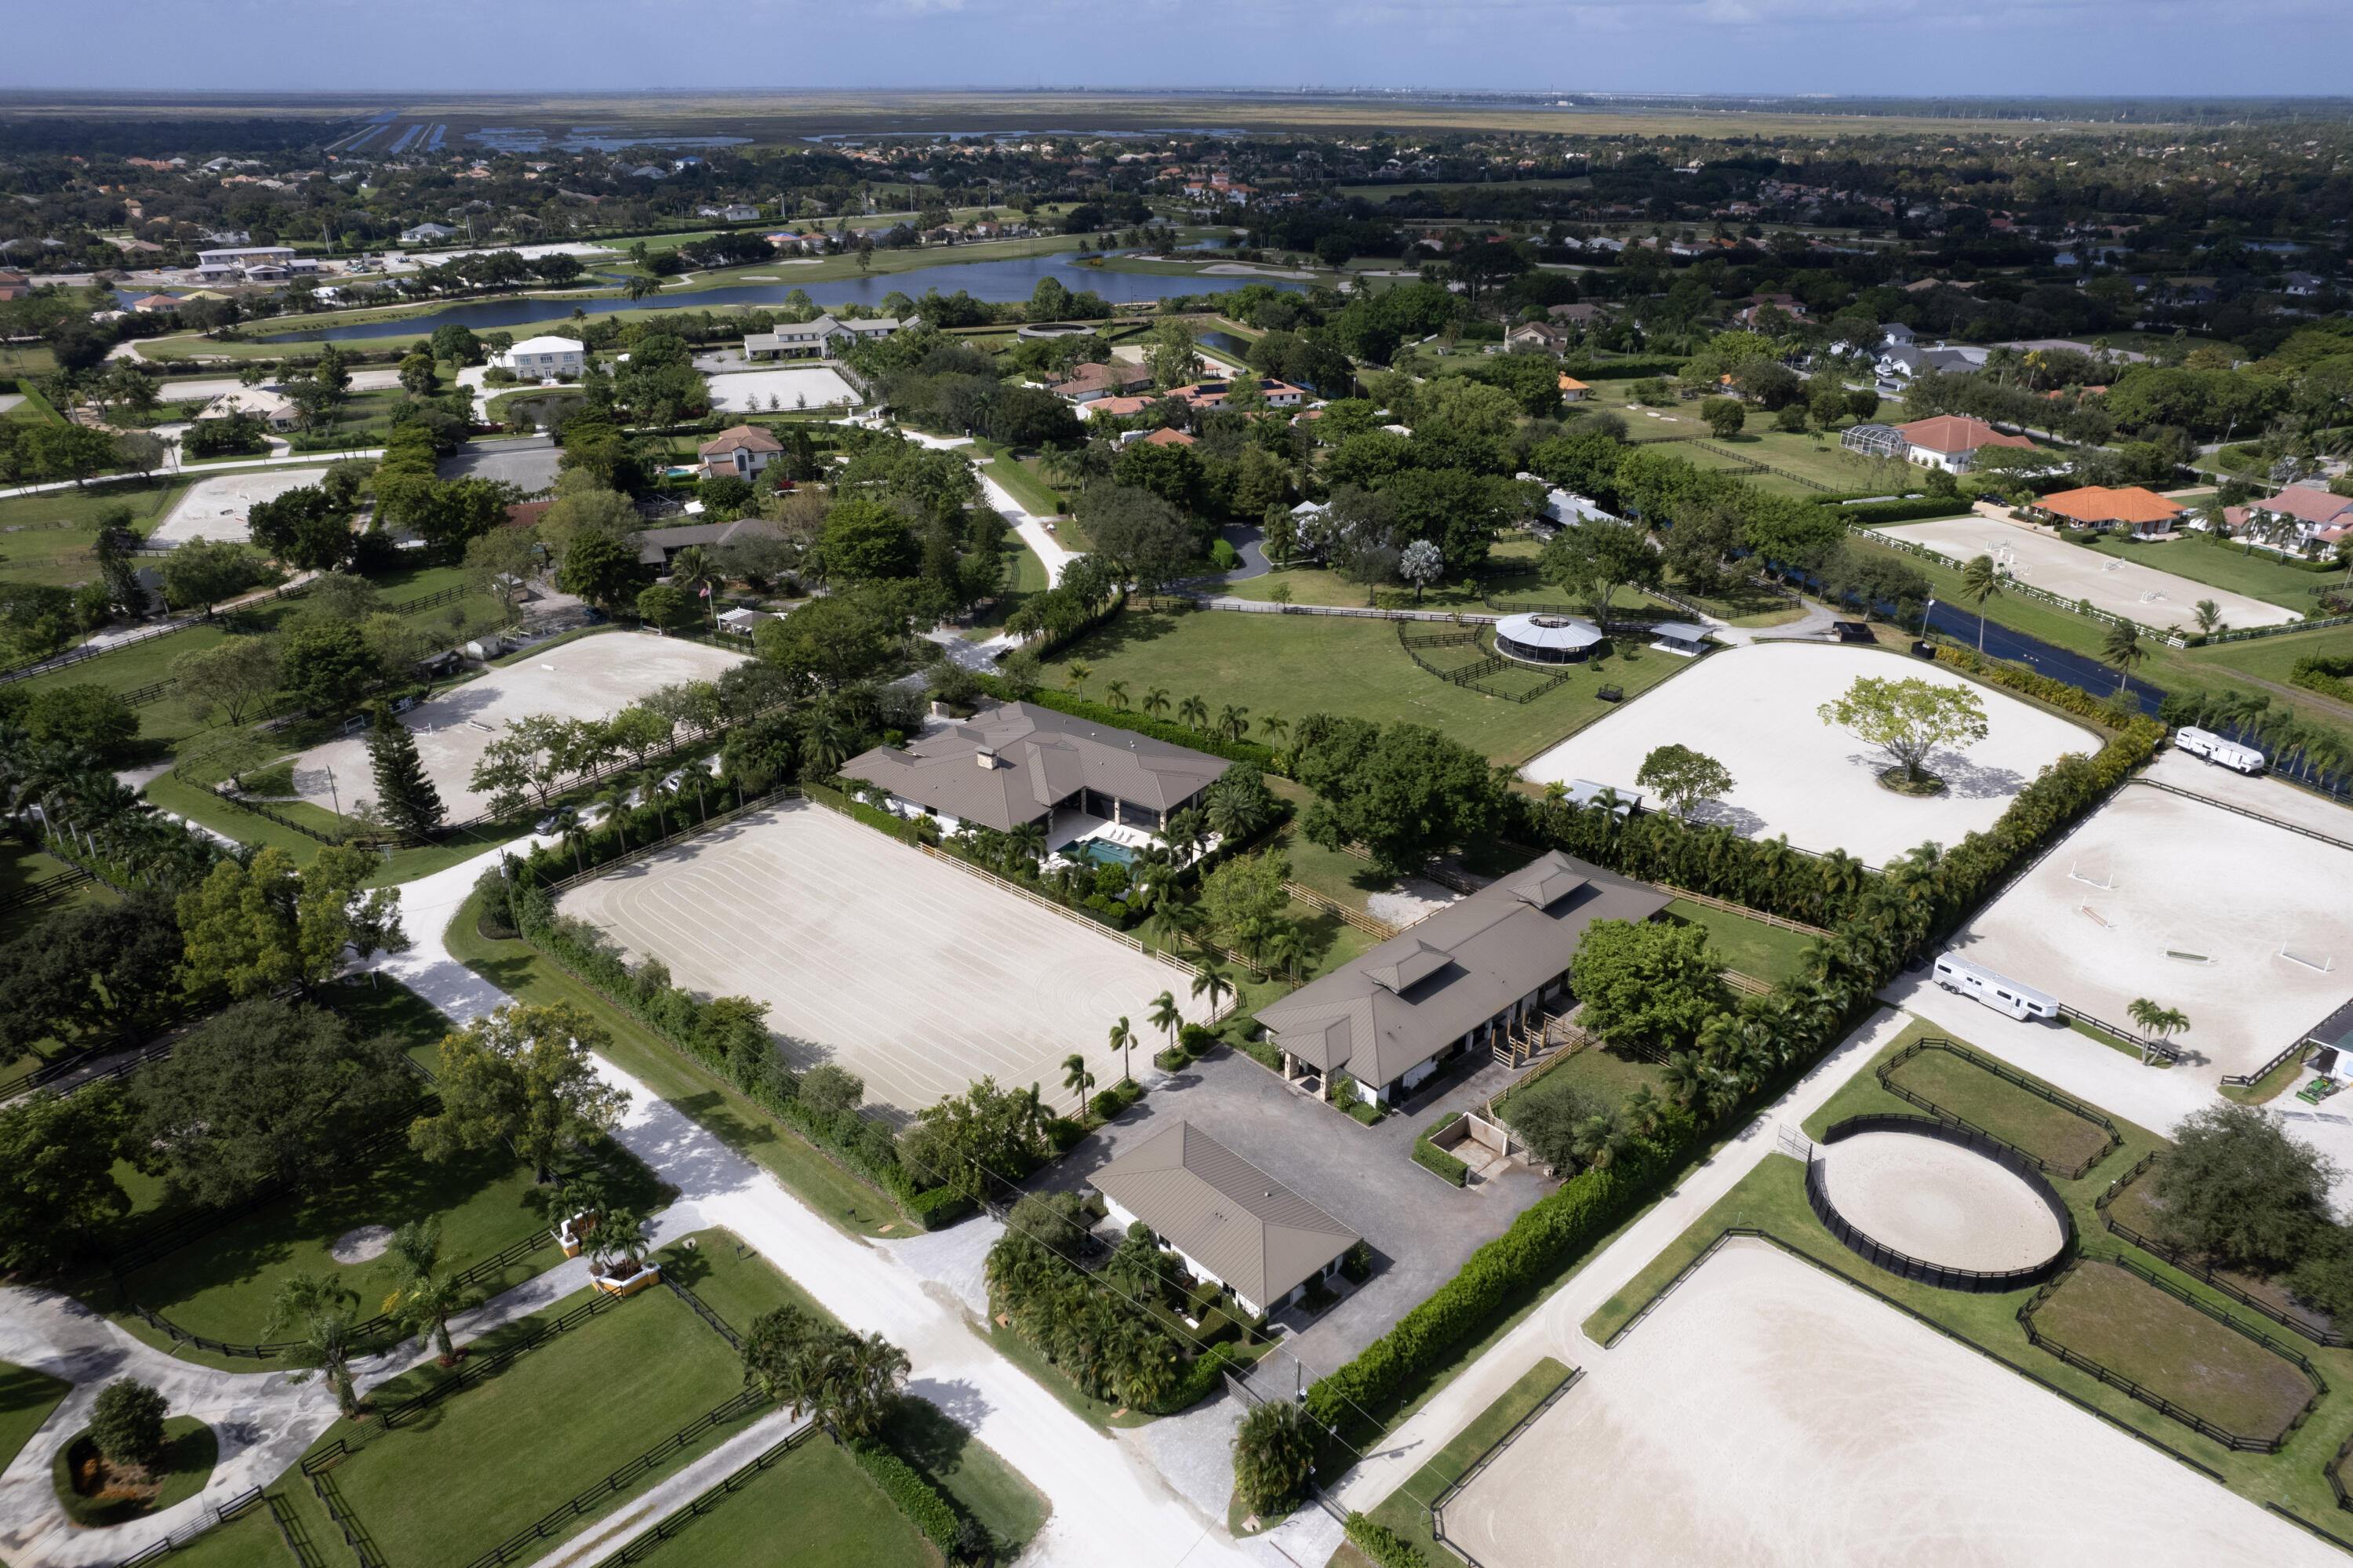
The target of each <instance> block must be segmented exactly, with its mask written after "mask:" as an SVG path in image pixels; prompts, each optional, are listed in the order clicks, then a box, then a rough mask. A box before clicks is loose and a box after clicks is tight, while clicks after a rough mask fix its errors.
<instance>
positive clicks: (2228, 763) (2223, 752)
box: [2173, 726, 2263, 779]
mask: <svg viewBox="0 0 2353 1568" xmlns="http://www.w3.org/2000/svg"><path fill="white" fill-rule="evenodd" d="M2173 744H2174V745H2176V746H2178V747H2180V748H2181V749H2182V750H2184V751H2186V752H2188V753H2189V755H2190V756H2192V757H2202V758H2205V759H2206V760H2207V761H2208V762H2219V763H2221V765H2222V766H2223V767H2225V768H2230V769H2231V770H2232V772H2234V773H2243V774H2245V775H2246V776H2247V777H2248V778H2250V779H2252V778H2253V777H2255V776H2256V775H2257V774H2259V773H2261V772H2262V771H2263V753H2262V752H2260V751H2257V750H2256V749H2255V748H2254V747H2252V746H2241V745H2240V744H2239V743H2238V742H2236V741H2234V740H2224V739H2223V738H2222V737H2221V736H2219V735H2216V734H2215V733H2214V732H2213V731H2212V730H2211V729H2192V728H2189V727H2187V726H2185V727H2183V728H2181V729H2179V730H2177V731H2175V732H2174V736H2173Z"/></svg>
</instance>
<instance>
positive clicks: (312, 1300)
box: [261, 1274, 360, 1415]
mask: <svg viewBox="0 0 2353 1568" xmlns="http://www.w3.org/2000/svg"><path fill="white" fill-rule="evenodd" d="M359 1304H360V1298H359V1293H358V1292H357V1291H355V1290H353V1289H352V1288H351V1287H348V1286H346V1285H345V1284H344V1283H343V1276H342V1275H340V1274H331V1275H329V1276H328V1277H326V1278H324V1279H314V1278H312V1277H311V1276H310V1275H307V1274H291V1275H289V1276H287V1277H285V1278H284V1279H283V1280H280V1282H279V1286H278V1294H277V1296H276V1297H274V1298H272V1299H271V1301H270V1304H269V1321H268V1322H267V1323H265V1324H263V1325H262V1329H261V1331H262V1333H263V1335H264V1336H268V1335H270V1334H274V1333H276V1332H278V1330H280V1329H281V1328H290V1329H292V1330H295V1332H297V1333H298V1334H300V1335H301V1338H300V1339H298V1340H295V1341H294V1342H293V1344H292V1345H291V1346H290V1347H289V1348H288V1349H287V1350H286V1351H282V1352H281V1354H282V1356H283V1359H284V1360H285V1362H286V1364H287V1365H288V1366H290V1367H293V1368H295V1369H297V1370H295V1371H294V1372H290V1373H289V1374H288V1375H287V1378H286V1381H287V1382H288V1383H308V1382H310V1381H311V1374H313V1373H314V1372H315V1373H323V1374H325V1376H326V1379H327V1386H328V1387H329V1388H330V1389H332V1390H333V1391H334V1395H335V1406H336V1408H337V1409H339V1410H341V1411H342V1412H343V1414H345V1415H357V1414H359V1408H360V1406H359V1398H358V1396H357V1395H356V1394H355V1393H353V1390H352V1371H351V1359H352V1330H353V1329H354V1328H356V1327H358V1325H359V1319H358V1308H359Z"/></svg>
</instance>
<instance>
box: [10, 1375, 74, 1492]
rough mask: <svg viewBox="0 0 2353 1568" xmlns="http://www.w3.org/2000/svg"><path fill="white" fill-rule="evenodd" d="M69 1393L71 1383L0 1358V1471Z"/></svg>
mask: <svg viewBox="0 0 2353 1568" xmlns="http://www.w3.org/2000/svg"><path fill="white" fill-rule="evenodd" d="M72 1392H73V1384H71V1383H67V1382H64V1381H63V1380H62V1379H58V1378H53V1377H51V1376H49V1375H48V1373H47V1372H35V1371H33V1370H32V1369H31V1368H30V1367H20V1366H15V1365H12V1364H11V1363H9V1362H7V1361H0V1470H5V1469H6V1468H7V1467H8V1466H9V1465H10V1464H11V1463H13V1462H14V1461H15V1459H16V1456H17V1455H18V1454H19V1453H21V1452H22V1451H23V1450H24V1446H25V1445H26V1444H27V1443H29V1442H31V1441H32V1440H33V1434H34V1433H36V1432H38V1431H39V1430H40V1429H41V1424H42V1423H43V1422H45V1421H47V1419H48V1418H49V1412H51V1411H52V1410H55V1409H56V1408H57V1407H58V1402H59V1401H61V1400H63V1399H64V1398H65V1396H66V1395H67V1394H69V1393H72Z"/></svg>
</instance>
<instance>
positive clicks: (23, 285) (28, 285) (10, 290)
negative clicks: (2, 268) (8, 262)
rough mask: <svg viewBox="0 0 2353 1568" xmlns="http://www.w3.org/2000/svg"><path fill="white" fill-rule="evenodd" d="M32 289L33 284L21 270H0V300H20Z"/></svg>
mask: <svg viewBox="0 0 2353 1568" xmlns="http://www.w3.org/2000/svg"><path fill="white" fill-rule="evenodd" d="M32 291H33V285H32V282H31V281H30V280H28V279H27V278H26V276H25V274H24V273H22V272H0V300H21V299H23V298H25V297H26V295H28V294H30V293H31V292H32Z"/></svg>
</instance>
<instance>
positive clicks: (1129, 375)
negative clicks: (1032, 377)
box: [1046, 360, 1152, 403]
mask: <svg viewBox="0 0 2353 1568" xmlns="http://www.w3.org/2000/svg"><path fill="white" fill-rule="evenodd" d="M1151 385H1152V372H1151V371H1150V370H1148V369H1146V368H1145V366H1141V365H1130V364H1128V363H1127V362H1126V361H1125V360H1114V361H1113V362H1112V363H1111V364H1109V365H1097V364H1094V363H1092V362H1090V363H1088V364H1084V365H1079V366H1072V367H1071V373H1070V374H1069V375H1068V376H1063V377H1062V378H1061V379H1060V380H1059V381H1049V382H1048V383H1046V390H1047V391H1049V392H1051V393H1052V394H1054V396H1055V397H1064V398H1068V399H1069V400H1070V401H1071V402H1073V403H1095V402H1100V401H1101V400H1103V398H1105V397H1126V396H1128V395H1130V394H1132V393H1134V391H1135V390H1136V389H1137V388H1138V387H1144V388H1149V387H1151Z"/></svg>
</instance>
